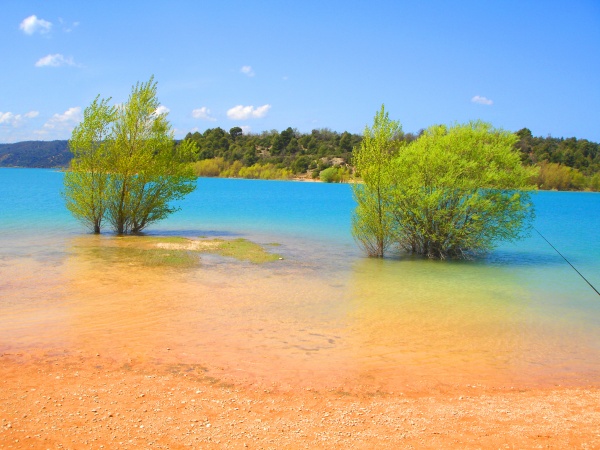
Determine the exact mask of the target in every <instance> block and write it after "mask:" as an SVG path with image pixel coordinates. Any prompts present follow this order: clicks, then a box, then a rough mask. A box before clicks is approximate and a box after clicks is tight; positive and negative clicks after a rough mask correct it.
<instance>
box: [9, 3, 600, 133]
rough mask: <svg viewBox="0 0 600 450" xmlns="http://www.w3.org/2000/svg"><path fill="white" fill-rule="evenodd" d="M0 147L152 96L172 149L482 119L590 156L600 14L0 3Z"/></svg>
mask: <svg viewBox="0 0 600 450" xmlns="http://www.w3.org/2000/svg"><path fill="white" fill-rule="evenodd" d="M0 8H1V9H0V10H1V14H0V54H1V55H2V65H1V69H0V143H7V142H17V141H22V140H52V139H68V138H69V136H70V133H71V130H72V128H73V127H74V126H75V125H76V124H77V123H78V121H80V120H81V118H82V114H83V109H84V108H85V107H86V106H87V105H89V104H90V103H91V101H92V100H93V99H94V97H95V96H96V95H98V94H100V95H101V96H102V97H112V98H113V101H114V102H115V103H120V102H122V101H124V100H125V99H126V98H127V96H128V94H129V92H130V90H131V86H132V85H134V84H135V83H136V82H137V81H147V80H148V79H149V78H150V76H151V75H154V76H155V79H156V81H157V82H158V98H159V100H160V102H161V104H162V105H163V106H164V107H165V108H167V109H168V111H169V116H168V117H169V120H170V121H171V124H172V125H173V128H174V130H175V134H176V137H178V138H181V137H183V136H185V134H186V133H188V132H189V131H195V130H199V131H201V132H202V131H204V130H205V129H207V128H214V127H217V126H219V127H222V128H224V129H225V130H229V129H230V128H232V127H234V126H242V127H244V130H247V131H251V132H254V133H259V132H261V131H264V130H271V129H277V130H280V131H281V130H283V129H285V128H287V127H289V126H291V127H292V128H297V129H298V130H299V131H301V132H310V130H312V129H314V128H330V129H332V130H335V131H339V132H342V131H350V132H354V133H360V132H362V130H363V129H364V126H365V125H367V124H370V123H371V121H372V118H373V116H374V114H375V112H376V111H377V110H378V109H379V107H380V106H381V104H382V103H384V104H385V106H386V109H387V110H388V111H389V113H390V117H391V118H392V119H395V120H399V121H400V122H401V123H402V125H403V128H404V130H405V131H407V132H409V131H410V132H416V131H418V130H419V129H421V128H426V127H428V126H430V125H433V124H437V123H446V124H448V123H454V122H466V121H469V120H474V119H482V120H485V121H489V122H491V123H492V124H493V125H494V126H496V127H499V128H504V129H507V130H511V131H517V130H519V129H521V128H523V127H528V128H529V129H531V131H532V132H533V134H534V135H536V136H547V135H552V136H555V137H571V136H575V137H577V138H585V139H589V140H592V141H595V142H600V114H599V112H600V2H599V1H598V0H588V1H585V0H571V1H566V0H565V1H560V2H559V1H551V0H549V1H527V0H520V1H509V0H507V1H500V0H498V1H483V0H479V1H458V0H456V1H442V0H440V1H433V0H431V1H426V0H425V1H410V2H409V1H380V0H371V1H368V2H367V1H344V2H342V1H337V0H333V1H325V0H321V1H316V0H315V1H313V0H305V1H301V2H300V1H298V2H282V1H248V0H246V1H227V0H223V1H211V2H205V1H172V2H147V1H145V2H142V1H136V0H131V1H129V0H128V1H111V0H106V1H102V2H85V1H80V0H78V1H56V2H50V1H28V0H20V1H17V0H0Z"/></svg>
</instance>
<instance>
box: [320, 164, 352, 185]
mask: <svg viewBox="0 0 600 450" xmlns="http://www.w3.org/2000/svg"><path fill="white" fill-rule="evenodd" d="M319 177H320V179H321V181H323V182H325V183H345V182H346V181H348V180H349V179H350V171H349V170H348V169H347V168H346V167H328V168H327V169H325V170H323V171H322V172H321V173H320V174H319Z"/></svg>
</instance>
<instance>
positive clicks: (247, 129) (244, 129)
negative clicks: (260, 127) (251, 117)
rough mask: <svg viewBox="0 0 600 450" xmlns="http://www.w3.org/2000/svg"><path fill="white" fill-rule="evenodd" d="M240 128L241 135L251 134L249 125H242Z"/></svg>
mask: <svg viewBox="0 0 600 450" xmlns="http://www.w3.org/2000/svg"><path fill="white" fill-rule="evenodd" d="M240 128H241V129H242V133H243V134H250V133H251V132H252V128H250V126H249V125H242V126H241V127H240Z"/></svg>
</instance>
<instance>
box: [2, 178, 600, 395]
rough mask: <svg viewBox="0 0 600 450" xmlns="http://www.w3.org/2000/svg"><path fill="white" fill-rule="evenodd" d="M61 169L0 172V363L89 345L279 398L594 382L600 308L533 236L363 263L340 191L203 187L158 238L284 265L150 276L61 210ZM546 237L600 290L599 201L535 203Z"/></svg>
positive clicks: (212, 264) (204, 183) (574, 197)
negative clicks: (472, 249) (213, 374)
mask: <svg viewBox="0 0 600 450" xmlns="http://www.w3.org/2000/svg"><path fill="white" fill-rule="evenodd" d="M61 177H62V174H60V173H57V172H52V171H45V170H25V169H0V353H1V352H20V351H28V349H34V348H36V349H44V348H47V349H62V350H66V351H67V352H69V351H73V352H74V351H79V350H82V349H83V350H85V351H89V352H96V353H98V354H102V355H108V356H109V357H111V358H114V359H115V360H117V361H123V362H124V363H129V362H136V361H137V362H146V363H151V364H155V365H157V366H158V365H160V364H162V363H165V362H173V361H176V362H179V363H181V364H191V365H198V366H207V367H212V368H217V369H218V371H219V372H220V373H221V374H222V375H223V376H227V377H231V378H233V379H237V380H240V381H247V382H251V383H253V382H258V383H270V382H276V383H279V384H281V385H287V386H330V387H339V386H345V387H346V388H347V387H348V386H358V387H361V386H362V387H366V388H369V389H373V388H377V389H379V388H381V389H388V390H395V389H399V388H402V389H406V388H411V387H414V388H415V389H418V388H421V387H431V386H444V385H451V384H484V385H486V386H493V387H506V386H540V385H553V384H569V385H590V384H594V385H598V384H599V382H600V320H599V319H600V297H599V296H598V295H596V294H595V293H594V291H593V290H592V289H591V288H590V287H589V286H588V285H587V284H585V282H584V281H583V280H582V279H581V278H580V276H579V275H577V274H576V273H575V272H574V271H573V269H572V268H571V267H569V266H568V265H567V264H566V263H565V262H564V260H563V259H562V258H561V257H560V256H558V255H557V254H556V253H555V252H554V250H552V249H551V248H550V247H549V246H548V244H546V243H545V241H543V239H542V238H541V237H539V236H538V235H536V234H533V235H532V236H531V237H530V238H528V239H526V240H524V241H522V242H520V243H518V244H507V245H503V246H502V247H500V248H499V249H498V250H496V251H495V252H493V253H491V254H490V255H489V256H488V257H487V258H485V259H483V260H479V261H472V262H436V261H429V260H423V259H419V258H410V257H404V258H400V259H389V260H371V259H367V258H364V257H362V255H361V254H360V253H359V252H358V250H357V249H356V248H355V246H354V245H353V243H352V240H351V236H350V234H349V224H350V213H351V210H352V207H353V203H352V199H351V195H350V191H349V188H348V186H345V185H324V184H316V183H292V182H260V181H246V180H206V179H202V180H199V186H198V190H197V191H196V192H195V193H194V194H192V195H191V196H190V197H188V198H187V199H186V200H185V201H184V202H182V205H181V206H182V210H181V211H180V212H179V213H177V214H176V215H174V216H172V217H171V218H169V219H168V220H167V221H165V222H162V223H160V224H157V226H155V227H152V229H151V233H152V234H158V235H160V234H164V235H186V236H189V237H196V236H225V237H233V236H242V237H246V238H250V239H253V240H256V241H258V242H262V243H265V244H266V243H270V242H277V243H280V244H281V245H280V246H278V247H268V248H269V249H270V250H271V251H274V252H277V253H280V254H281V255H282V256H283V257H284V259H283V260H282V261H277V262H274V263H269V264H266V265H262V266H256V265H252V264H249V263H241V262H237V261H233V260H229V259H226V258H220V257H216V256H209V255H203V256H202V260H201V263H200V265H199V266H198V267H195V268H192V269H174V268H168V267H146V266H141V265H138V264H136V262H135V261H133V262H132V261H130V260H122V261H121V260H118V259H117V260H115V259H114V258H106V257H105V256H103V254H102V252H100V253H99V252H93V251H90V248H94V247H102V246H104V245H106V244H107V243H109V242H111V243H114V241H115V239H116V238H115V237H113V236H110V235H103V236H100V237H98V236H93V235H90V234H87V233H86V232H85V230H83V229H81V228H80V226H79V225H78V224H77V223H76V222H75V221H74V220H73V219H72V218H71V217H70V216H69V214H68V213H67V212H66V210H65V209H64V206H63V204H62V201H61V199H60V196H59V194H58V192H59V191H60V184H61ZM535 201H536V205H537V219H536V228H537V229H539V230H540V231H542V233H543V234H544V235H545V236H546V237H547V238H548V239H549V240H550V241H551V242H552V243H553V244H554V245H555V246H557V248H559V249H560V250H561V251H562V252H563V254H565V256H567V258H568V259H569V260H571V262H572V263H573V264H574V265H575V266H576V267H577V268H578V269H579V270H580V271H581V272H582V273H583V274H584V275H585V276H587V277H588V279H589V280H590V282H592V283H593V284H595V285H596V286H598V285H600V262H599V261H600V238H599V237H598V233H597V224H598V223H599V220H600V195H597V194H585V193H540V194H538V195H537V196H536V198H535Z"/></svg>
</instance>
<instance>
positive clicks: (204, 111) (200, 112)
mask: <svg viewBox="0 0 600 450" xmlns="http://www.w3.org/2000/svg"><path fill="white" fill-rule="evenodd" d="M192 117H193V118H194V119H201V120H208V121H210V122H214V121H215V120H217V119H215V118H214V117H212V116H211V115H210V109H208V108H207V107H206V106H203V107H202V108H197V109H194V110H193V111H192Z"/></svg>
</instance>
